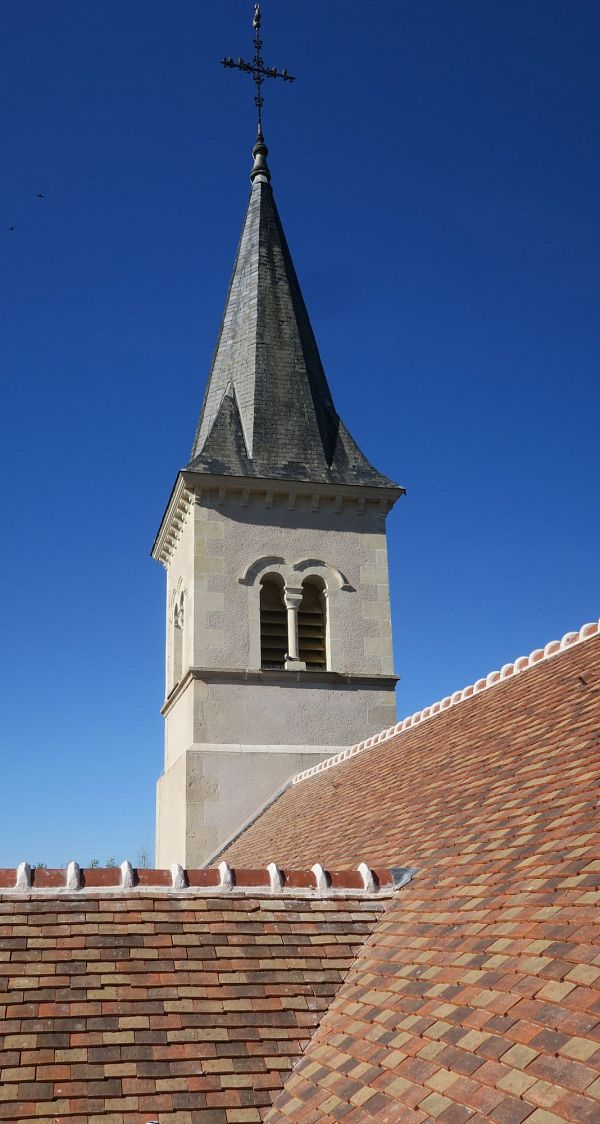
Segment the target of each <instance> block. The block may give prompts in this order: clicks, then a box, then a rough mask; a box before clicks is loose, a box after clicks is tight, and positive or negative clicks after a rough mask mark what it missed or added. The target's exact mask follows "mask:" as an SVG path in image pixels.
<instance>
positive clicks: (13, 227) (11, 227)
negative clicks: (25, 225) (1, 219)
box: [8, 226, 17, 230]
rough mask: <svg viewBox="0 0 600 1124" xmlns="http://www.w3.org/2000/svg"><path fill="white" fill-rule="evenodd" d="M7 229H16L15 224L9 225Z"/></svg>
mask: <svg viewBox="0 0 600 1124" xmlns="http://www.w3.org/2000/svg"><path fill="white" fill-rule="evenodd" d="M8 229H9V230H16V229H17V228H16V226H9V228H8Z"/></svg>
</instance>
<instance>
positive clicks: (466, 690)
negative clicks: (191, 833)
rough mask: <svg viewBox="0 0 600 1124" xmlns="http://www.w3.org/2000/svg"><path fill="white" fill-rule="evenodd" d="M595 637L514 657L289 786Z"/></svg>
mask: <svg viewBox="0 0 600 1124" xmlns="http://www.w3.org/2000/svg"><path fill="white" fill-rule="evenodd" d="M598 633H600V620H599V621H591V622H589V623H588V624H584V625H582V627H581V628H580V629H579V631H578V632H565V635H564V636H563V638H562V640H550V641H549V643H548V644H546V646H545V648H534V650H533V652H530V654H529V655H528V656H518V657H517V659H516V660H513V662H512V663H507V664H504V666H503V667H501V668H500V671H490V673H489V674H488V675H487V676H486V677H485V678H484V679H478V680H477V682H476V683H473V684H470V685H469V686H468V687H463V689H462V691H455V692H454V694H452V695H447V696H446V698H444V699H441V700H440V701H439V702H435V703H432V704H431V705H430V706H426V707H424V708H423V710H417V711H415V713H414V714H410V715H408V716H407V717H406V718H403V719H402V720H401V721H400V722H397V723H396V725H395V726H390V727H389V729H387V730H382V731H381V733H379V734H373V736H372V737H370V738H366V739H365V741H362V742H357V744H356V745H352V746H349V747H348V749H344V750H342V751H341V753H336V754H335V755H334V756H333V757H327V758H326V759H325V761H321V762H319V764H318V765H313V766H311V768H310V769H304V771H303V772H301V773H296V775H295V776H294V777H292V780H291V784H292V785H294V784H299V783H300V782H301V781H304V780H308V778H309V777H315V776H317V775H318V774H319V773H324V772H326V770H327V769H332V768H333V767H334V766H335V765H341V764H342V763H343V762H344V761H347V760H348V758H350V757H355V756H356V755H357V754H358V753H362V752H363V751H364V750H365V749H372V748H373V746H375V745H381V744H382V743H383V742H387V741H390V739H391V738H394V737H397V736H398V734H401V733H403V732H404V731H405V730H409V729H411V728H412V727H413V726H419V725H420V724H421V722H425V721H427V719H428V718H435V717H436V716H437V715H438V714H444V713H445V712H446V711H447V710H449V709H450V708H451V707H453V706H457V705H458V704H459V703H461V702H466V700H467V699H470V698H473V696H474V695H478V694H480V693H481V692H482V691H485V690H488V688H490V687H495V686H496V685H497V684H498V683H506V681H507V680H508V679H511V678H513V677H514V676H515V675H520V674H521V673H522V672H523V671H527V670H528V669H529V668H531V667H536V666H537V665H538V664H540V663H542V662H543V661H544V660H549V659H552V658H553V657H554V656H558V655H560V654H561V653H562V652H564V651H565V650H566V649H567V648H573V647H574V646H575V645H576V644H581V643H583V642H584V641H585V640H589V639H591V638H592V637H593V636H597V635H598Z"/></svg>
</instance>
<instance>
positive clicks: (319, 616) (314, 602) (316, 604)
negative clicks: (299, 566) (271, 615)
mask: <svg viewBox="0 0 600 1124" xmlns="http://www.w3.org/2000/svg"><path fill="white" fill-rule="evenodd" d="M324 589H325V583H324V582H323V581H322V580H321V578H307V579H306V581H305V582H304V583H303V585H302V601H301V603H300V608H299V609H298V654H299V657H300V659H301V660H303V661H304V662H305V664H306V668H307V671H324V670H325V669H326V667H327V650H326V646H325V597H324V595H323V591H324Z"/></svg>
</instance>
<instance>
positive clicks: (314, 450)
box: [188, 137, 398, 491]
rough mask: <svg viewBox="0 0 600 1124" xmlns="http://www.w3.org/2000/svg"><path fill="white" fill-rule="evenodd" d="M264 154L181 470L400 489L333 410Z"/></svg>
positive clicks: (258, 155)
mask: <svg viewBox="0 0 600 1124" xmlns="http://www.w3.org/2000/svg"><path fill="white" fill-rule="evenodd" d="M266 156H267V148H266V145H265V144H264V141H263V140H262V137H259V141H258V142H257V145H256V146H255V149H254V158H255V165H254V168H253V173H252V179H253V183H252V191H251V195H250V201H249V204H248V210H247V213H246V219H245V222H244V228H243V231H242V236H241V239H240V244H239V247H238V251H237V256H236V261H235V265H234V269H233V276H232V279H231V283H230V286H229V292H228V295H227V302H226V306H225V313H224V316H223V321H222V324H221V330H220V333H219V338H218V342H217V347H216V350H215V354H214V358H213V362H212V367H211V372H210V377H209V381H208V387H207V390H206V395H205V399H204V404H203V407H202V413H201V415H200V421H199V423H198V428H197V431H196V436H195V440H194V446H193V449H192V455H191V460H190V463H189V465H188V470H191V471H194V472H199V473H208V474H211V475H219V476H246V477H254V478H260V479H271V480H298V481H314V482H315V483H330V484H344V485H368V486H370V487H376V488H386V489H387V488H389V489H394V490H396V491H398V489H397V486H396V485H395V484H393V483H392V481H391V480H389V479H388V478H387V477H385V476H383V475H382V474H381V473H379V472H377V470H376V469H375V468H373V466H372V465H371V464H370V463H369V461H368V460H367V459H366V457H365V456H364V455H363V454H362V453H361V451H360V449H359V448H358V446H357V445H356V444H355V442H354V441H353V439H352V437H351V436H350V434H349V433H348V430H347V429H346V427H345V426H344V424H343V422H342V421H341V419H340V417H339V415H338V414H337V411H336V409H335V406H334V404H333V399H332V397H331V392H330V389H329V386H328V383H327V379H326V377H325V372H324V370H323V365H322V363H321V358H320V356H319V350H318V348H317V343H316V340H315V337H314V333H313V330H312V327H311V324H310V320H309V317H308V313H307V311H306V306H305V304H304V300H303V297H302V293H301V290H300V285H299V283H298V278H297V276H296V271H295V269H294V265H293V262H292V259H291V255H290V252H289V249H288V246H287V242H286V238H285V234H284V232H283V227H282V224H281V219H280V218H279V213H278V211H277V207H276V204H275V199H274V196H273V191H272V188H271V185H270V183H269V180H270V173H269V170H268V166H267V161H266Z"/></svg>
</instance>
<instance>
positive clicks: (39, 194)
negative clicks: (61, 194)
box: [35, 191, 46, 199]
mask: <svg viewBox="0 0 600 1124" xmlns="http://www.w3.org/2000/svg"><path fill="white" fill-rule="evenodd" d="M35 197H36V199H45V198H46V196H45V195H42V193H41V191H36V193H35Z"/></svg>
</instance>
